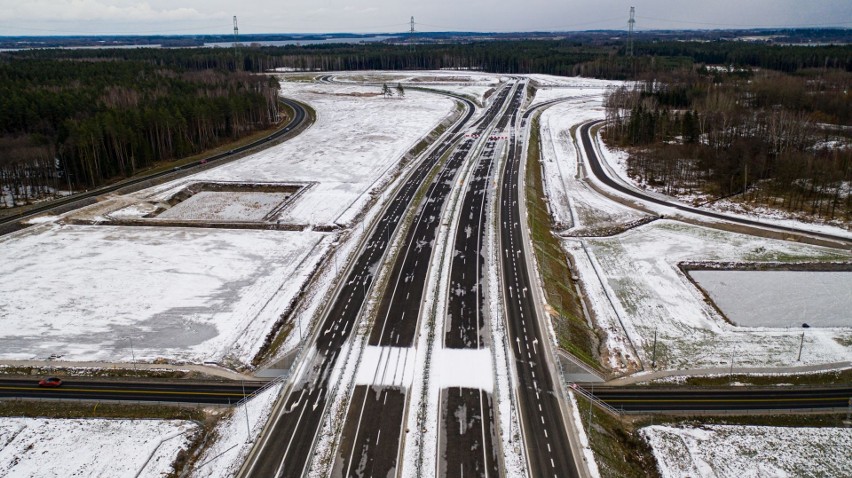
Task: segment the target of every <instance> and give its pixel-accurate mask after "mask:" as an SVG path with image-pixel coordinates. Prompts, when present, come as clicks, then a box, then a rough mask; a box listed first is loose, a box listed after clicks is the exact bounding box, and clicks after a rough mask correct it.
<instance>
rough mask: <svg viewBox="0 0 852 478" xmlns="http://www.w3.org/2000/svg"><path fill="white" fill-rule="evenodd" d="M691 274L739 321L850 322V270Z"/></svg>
mask: <svg viewBox="0 0 852 478" xmlns="http://www.w3.org/2000/svg"><path fill="white" fill-rule="evenodd" d="M689 275H690V276H692V278H693V279H695V281H696V282H698V284H699V285H700V286H701V287H702V288H703V289H704V290H706V291H707V293H708V294H709V295H710V297H711V298H713V301H714V302H715V303H716V305H717V306H719V308H720V309H721V310H722V312H723V313H725V315H726V316H727V317H728V319H730V320H731V322H734V323H735V324H737V325H744V326H751V327H798V326H799V325H801V324H803V323H807V324H808V325H809V326H810V327H852V316H850V315H849V311H850V310H852V292H850V291H852V272H816V271H782V270H779V271H731V270H709V271H703V270H696V271H690V272H689Z"/></svg>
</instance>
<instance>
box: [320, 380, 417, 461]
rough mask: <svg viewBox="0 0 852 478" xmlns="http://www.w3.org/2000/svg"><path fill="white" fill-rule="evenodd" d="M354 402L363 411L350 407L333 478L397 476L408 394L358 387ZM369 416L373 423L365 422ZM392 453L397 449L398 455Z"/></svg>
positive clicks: (353, 394)
mask: <svg viewBox="0 0 852 478" xmlns="http://www.w3.org/2000/svg"><path fill="white" fill-rule="evenodd" d="M352 403H358V404H360V408H357V407H350V408H349V411H348V413H347V414H346V422H345V424H344V426H343V433H342V435H341V438H340V447H339V448H338V452H337V456H336V457H335V464H334V468H333V469H332V472H331V476H332V477H352V478H362V477H373V476H375V477H385V476H396V465H397V463H396V461H397V454H398V452H399V446H398V445H399V439H400V435H401V433H402V417H403V414H404V412H405V391H403V390H401V389H399V388H395V387H375V386H365V385H358V386H357V387H355V391H354V392H353V393H352ZM366 417H369V418H367V419H369V420H371V421H372V422H371V423H365V422H364V419H365V418H366ZM367 425H369V426H367ZM389 450H396V451H397V454H395V453H388V451H389Z"/></svg>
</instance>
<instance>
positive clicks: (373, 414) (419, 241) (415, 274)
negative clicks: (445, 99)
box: [334, 86, 512, 477]
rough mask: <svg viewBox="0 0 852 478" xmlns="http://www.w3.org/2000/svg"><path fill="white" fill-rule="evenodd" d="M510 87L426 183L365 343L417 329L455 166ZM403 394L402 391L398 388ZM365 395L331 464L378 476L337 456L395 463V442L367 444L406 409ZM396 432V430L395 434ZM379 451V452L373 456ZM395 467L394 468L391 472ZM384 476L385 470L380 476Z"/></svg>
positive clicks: (402, 342)
mask: <svg viewBox="0 0 852 478" xmlns="http://www.w3.org/2000/svg"><path fill="white" fill-rule="evenodd" d="M511 91H512V88H511V87H509V86H506V87H504V88H503V89H501V90H500V91H499V92H498V93H497V96H496V97H495V100H494V101H493V103H492V104H491V106H490V107H489V108H488V110H487V111H486V112H485V114H484V115H483V116H482V117H481V118H480V120H478V121H477V122H476V126H475V128H474V129H473V132H471V133H469V134H468V135H467V136H468V137H467V138H465V139H463V140H462V141H461V142H460V143H459V144H458V146H457V147H456V148H455V150H453V151H452V153H451V154H450V157H449V160H448V161H447V163H446V164H445V165H444V168H443V169H442V170H441V173H440V174H439V175H438V177H437V178H436V179H435V180H433V181H432V183H431V184H430V186H429V188H428V192H427V194H426V198H425V201H424V202H423V204H422V206H421V208H420V210H419V211H418V212H417V216H416V220H415V222H414V224H413V225H412V227H411V228H409V230H408V233H407V234H406V236H405V239H404V241H403V244H405V246H404V249H403V251H402V253H401V256H400V257H399V258H397V260H396V262H395V263H394V267H393V268H392V269H391V274H390V278H389V280H388V286H387V289H386V290H385V292H384V294H382V299H381V302H380V305H379V309H378V314H377V317H378V319H377V320H376V323H375V324H373V328H372V331H371V334H370V340H369V344H370V345H373V346H393V347H411V346H412V345H413V344H414V338H415V335H416V332H417V325H418V319H419V317H420V308H421V304H422V299H423V293H424V291H425V289H426V286H427V284H428V280H429V278H428V272H429V261H430V259H431V257H432V252H433V249H434V246H435V238H436V235H437V232H438V226H439V225H440V217H441V213H442V211H443V208H444V203H445V202H446V199H447V197H448V196H449V194H450V192H451V191H452V189H453V187H454V184H455V181H456V176H457V174H458V171H459V169H460V168H461V167H462V165H463V164H464V162H465V160H466V159H467V158H468V156H469V155H470V152H471V148H472V147H473V146H474V144H475V143H476V138H478V137H480V136H481V135H483V134H485V133H486V132H487V131H488V130H489V129H490V128H491V126H492V125H493V122H494V121H495V120H496V119H497V114H498V113H499V112H500V110H501V109H502V108H503V107H504V102H505V101H506V99H507V97H508V95H509V93H510V92H511ZM401 393H402V394H403V397H405V394H406V393H407V392H406V391H402V392H401ZM368 400H369V397H368V396H367V395H359V396H357V397H356V396H353V399H352V400H351V401H350V403H349V410H348V412H347V423H346V426H347V427H352V426H353V425H352V423H351V420H355V422H356V423H357V425H356V427H357V428H358V430H359V433H357V434H350V435H347V436H344V437H343V438H342V439H341V442H340V446H339V447H338V449H339V452H338V454H337V456H338V458H337V460H336V462H335V465H334V469H336V470H340V469H342V470H344V472H345V473H346V474H345V475H342V476H346V477H350V476H351V477H357V476H380V475H363V474H358V473H356V472H355V469H354V468H352V467H350V466H348V465H347V466H344V465H343V464H342V463H341V457H347V456H356V455H357V454H358V453H362V454H363V457H362V460H364V461H365V462H381V463H386V462H391V460H392V461H393V463H394V467H395V466H396V459H397V456H398V455H399V451H400V450H399V442H398V441H397V442H395V443H394V442H391V441H390V440H385V441H384V445H383V446H382V447H375V446H373V447H371V446H370V441H371V440H372V439H373V438H374V437H377V436H379V435H380V429H382V428H384V427H387V426H388V425H387V423H388V422H389V421H395V423H396V426H395V429H396V430H400V429H401V428H402V427H403V420H404V418H405V409H404V407H403V408H399V409H396V408H389V409H377V408H369V407H367V406H366V404H365V403H366V402H365V401H368ZM397 436H399V434H397ZM377 454H378V455H382V457H378V456H376V455H377ZM395 471H396V468H394V469H393V470H392V473H395ZM381 476H385V475H381Z"/></svg>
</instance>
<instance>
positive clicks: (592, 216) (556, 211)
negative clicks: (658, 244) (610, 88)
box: [536, 89, 645, 235]
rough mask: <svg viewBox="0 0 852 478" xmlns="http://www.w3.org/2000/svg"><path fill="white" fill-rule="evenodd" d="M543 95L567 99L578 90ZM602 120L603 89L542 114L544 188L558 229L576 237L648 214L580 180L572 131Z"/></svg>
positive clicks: (537, 95) (577, 147) (578, 158)
mask: <svg viewBox="0 0 852 478" xmlns="http://www.w3.org/2000/svg"><path fill="white" fill-rule="evenodd" d="M545 91H554V92H557V93H561V94H563V95H565V94H566V93H572V92H575V90H566V89H556V90H545ZM540 93H542V91H541V90H539V91H538V92H537V93H536V101H537V102H538V99H539V94H540ZM557 97H562V96H557ZM547 98H550V95H548V96H547ZM603 118H604V109H603V90H601V89H598V90H593V92H591V93H584V94H583V95H579V96H577V97H574V98H571V99H569V100H568V101H565V102H563V103H559V104H556V105H553V106H551V107H549V108H547V109H546V110H545V111H544V112H543V113H542V114H541V117H540V121H539V123H540V134H541V164H542V168H543V178H544V188H545V190H546V191H547V194H546V196H547V200H548V204H549V206H550V212H551V215H552V216H553V219H554V221H555V224H556V228H557V229H567V228H570V229H571V230H572V232H574V233H577V234H581V233H583V232H585V234H583V235H586V234H596V233H600V232H606V231H609V230H611V229H612V228H614V227H618V226H619V225H623V224H629V223H632V222H635V221H637V220H639V219H641V218H642V217H644V216H645V214H644V213H642V212H639V211H636V210H635V209H632V208H629V207H627V206H624V205H622V204H620V203H618V202H615V201H613V200H611V199H608V198H607V197H605V196H603V195H601V194H600V193H599V192H597V191H595V190H594V189H593V188H592V187H591V186H590V185H589V183H588V182H587V181H584V180H582V178H583V177H584V174H583V172H584V170H582V169H581V168H580V158H581V157H582V156H581V155H580V154H579V152H580V147H579V145H578V144H577V142H576V141H575V138H574V137H573V135H572V133H571V130H572V128H575V127H577V126H578V125H580V124H581V123H584V122H586V121H591V120H596V119H603Z"/></svg>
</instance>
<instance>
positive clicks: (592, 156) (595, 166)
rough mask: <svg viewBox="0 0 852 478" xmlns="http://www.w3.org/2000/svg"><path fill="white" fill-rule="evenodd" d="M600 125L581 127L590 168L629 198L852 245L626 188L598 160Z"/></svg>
mask: <svg viewBox="0 0 852 478" xmlns="http://www.w3.org/2000/svg"><path fill="white" fill-rule="evenodd" d="M598 123H600V122H599V121H598V122H591V123H585V124H583V125H582V126H581V127H580V136H581V137H582V142H583V149H584V150H585V151H586V157H587V158H588V159H589V166H590V168H591V170H592V174H594V175H595V177H596V178H598V180H599V181H601V182H602V183H604V184H606V185H607V186H609V187H610V188H612V189H615V190H616V191H618V192H620V193H623V194H627V195H628V196H632V197H635V198H637V199H641V200H643V201H648V202H652V203H654V204H661V205H663V206H667V207H671V208H673V209H677V210H679V211H684V212H689V213H692V214H698V215H701V216H704V217H709V218H713V219H721V220H724V221H728V222H733V223H736V224H743V225H746V226H754V227H759V228H762V229H769V230H775V231H780V232H785V233H795V234H802V235H806V236H814V237H820V238H823V239H829V240H832V241H838V242H842V243H845V244H847V245H848V244H850V243H852V241H850V239H849V238H848V237H843V236H836V235H833V234H828V233H822V232H814V231H807V230H802V229H796V228H794V227H786V226H779V225H775V224H767V223H765V222H759V221H752V220H749V219H745V218H741V217H737V216H728V215H725V214H722V213H716V212H713V211H708V210H706V209H701V208H696V207H690V206H686V205H684V204H677V203H674V202H670V201H668V200H665V199H661V198H659V197H656V196H651V195H649V194H644V193H642V192H641V191H638V190H635V189H632V188H628V187H626V186H624V185H623V184H621V183H619V182H617V181H615V180H613V179H612V178H611V177H610V176H609V175H608V174H606V173H605V172H604V168H603V166H602V165H601V160H600V158H598V155H597V152H596V151H595V148H594V146H593V144H592V138H591V135H590V134H589V130H590V129H591V128H592V126H594V125H596V124H598Z"/></svg>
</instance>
